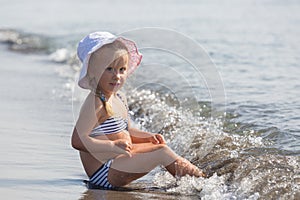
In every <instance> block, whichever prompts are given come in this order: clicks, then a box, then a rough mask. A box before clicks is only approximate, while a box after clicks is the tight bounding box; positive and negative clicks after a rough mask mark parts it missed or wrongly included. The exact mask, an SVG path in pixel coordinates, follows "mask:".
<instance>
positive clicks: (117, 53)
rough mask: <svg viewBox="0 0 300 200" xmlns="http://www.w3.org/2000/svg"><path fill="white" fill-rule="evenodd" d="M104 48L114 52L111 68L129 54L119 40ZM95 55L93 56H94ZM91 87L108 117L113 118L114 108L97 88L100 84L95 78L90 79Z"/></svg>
mask: <svg viewBox="0 0 300 200" xmlns="http://www.w3.org/2000/svg"><path fill="white" fill-rule="evenodd" d="M103 48H109V49H110V50H113V52H114V59H113V61H112V62H111V63H110V64H109V66H112V65H115V64H117V63H118V62H120V58H122V56H124V55H127V54H128V49H127V47H126V46H125V45H124V44H123V43H122V42H121V41H119V40H115V41H114V42H113V43H110V44H106V45H104V46H103V47H101V48H100V49H103ZM93 54H94V53H93ZM93 54H92V56H93ZM90 85H91V86H92V88H95V89H92V92H93V93H94V95H95V96H98V97H99V98H100V100H101V102H102V103H103V106H104V108H105V111H106V114H107V116H108V117H111V116H113V115H114V112H113V109H112V106H111V105H110V104H109V103H108V102H107V99H106V97H105V95H104V94H103V93H102V92H101V91H100V90H99V89H98V88H97V85H98V83H97V81H96V78H95V77H93V78H90Z"/></svg>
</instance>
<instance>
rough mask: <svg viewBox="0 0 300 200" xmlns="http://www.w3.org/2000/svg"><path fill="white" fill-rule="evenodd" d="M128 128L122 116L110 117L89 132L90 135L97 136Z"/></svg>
mask: <svg viewBox="0 0 300 200" xmlns="http://www.w3.org/2000/svg"><path fill="white" fill-rule="evenodd" d="M127 129H128V122H127V120H125V119H123V118H122V117H118V118H115V117H110V118H108V119H107V120H106V121H105V122H103V123H102V124H100V125H99V126H97V127H96V128H94V129H93V130H92V132H91V134H90V136H97V135H103V134H112V133H118V132H120V131H123V130H127Z"/></svg>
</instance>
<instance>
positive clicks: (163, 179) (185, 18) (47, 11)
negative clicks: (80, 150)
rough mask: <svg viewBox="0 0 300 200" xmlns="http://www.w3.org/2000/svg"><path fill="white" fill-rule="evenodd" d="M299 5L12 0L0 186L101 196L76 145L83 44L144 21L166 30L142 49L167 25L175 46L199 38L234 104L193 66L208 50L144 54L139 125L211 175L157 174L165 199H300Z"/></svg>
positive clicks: (6, 21)
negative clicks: (89, 185)
mask: <svg viewBox="0 0 300 200" xmlns="http://www.w3.org/2000/svg"><path fill="white" fill-rule="evenodd" d="M299 8H300V4H299V2H297V1H276V0H273V1H272V0H270V1H235V0H231V1H226V3H225V2H221V1H188V2H184V3H183V2H181V1H164V2H160V1H151V2H150V1H142V2H139V3H129V2H127V3H125V2H123V1H114V2H113V3H112V2H111V1H101V2H98V1H89V3H83V2H81V1H68V0H66V1H56V0H54V1H51V2H50V1H49V2H43V3H42V2H40V1H36V0H29V1H17V0H15V1H9V2H6V1H3V0H2V1H1V8H0V28H1V31H0V40H1V42H2V44H1V56H2V61H3V62H2V66H1V73H2V76H3V79H2V86H1V90H2V94H1V95H2V96H1V102H2V105H1V106H2V107H1V111H2V115H1V119H2V125H1V133H3V134H4V135H5V136H4V138H3V140H1V141H2V143H3V144H2V146H3V152H6V153H4V154H3V155H2V156H1V158H2V161H1V163H0V164H1V169H2V172H3V173H1V179H0V181H1V193H2V192H3V195H12V196H11V197H12V199H16V198H21V197H27V198H30V197H31V198H36V199H38V198H39V197H43V198H45V199H47V198H49V199H53V198H56V197H61V198H62V199H66V198H78V199H79V198H84V196H93V195H95V194H93V195H91V194H90V191H87V192H85V193H84V191H85V190H86V189H85V186H84V185H83V184H82V183H81V180H83V179H85V178H86V176H85V174H84V172H83V169H82V168H81V165H80V162H79V160H78V155H77V153H76V151H74V150H72V149H71V147H70V145H69V137H70V134H71V131H72V126H73V124H74V120H75V119H76V115H77V113H78V110H79V107H80V104H81V102H82V101H83V99H84V96H85V93H84V92H80V90H79V89H78V88H76V81H75V80H76V77H78V71H79V68H80V65H79V62H78V59H77V58H76V45H77V42H78V41H79V40H80V39H81V38H82V37H83V36H84V35H86V34H87V33H88V32H91V31H95V30H105V31H110V32H113V33H115V34H122V33H124V32H129V33H132V32H133V31H134V30H139V31H140V30H142V33H145V32H143V30H145V29H144V28H145V27H156V28H155V29H151V30H152V33H153V34H152V35H147V36H148V37H147V38H148V39H147V40H146V39H145V38H144V37H138V36H137V35H134V36H135V37H136V39H137V40H138V41H139V43H138V44H140V45H141V46H143V44H145V43H147V44H151V45H154V44H155V45H157V44H158V43H155V41H160V42H161V43H160V44H161V45H163V41H167V39H168V38H165V39H164V40H162V38H164V37H163V36H164V35H162V34H157V35H155V33H158V32H159V31H158V30H163V31H162V32H159V33H163V34H164V33H168V32H172V33H175V34H174V35H175V36H178V37H174V39H173V41H174V42H173V43H174V44H180V40H179V38H182V37H179V36H184V37H183V38H185V39H186V40H185V41H187V42H188V43H189V42H191V41H194V42H196V43H197V44H199V47H201V48H202V49H203V52H204V53H206V54H207V57H206V58H209V59H210V61H211V62H210V66H212V67H213V68H214V69H215V70H216V72H217V74H215V75H216V76H215V78H216V79H218V80H221V84H222V89H223V93H222V97H224V102H222V103H223V105H222V107H220V108H221V109H219V107H218V105H215V104H214V101H215V99H214V98H212V97H213V96H212V95H213V93H212V88H210V87H209V84H207V80H208V79H206V78H207V77H205V73H204V72H203V73H200V75H199V74H197V70H196V71H195V66H192V65H191V62H190V61H191V60H193V59H194V58H196V57H197V56H199V55H197V54H196V55H195V56H194V57H193V56H191V57H183V56H182V55H178V54H176V53H174V51H171V50H170V49H165V50H159V49H158V48H157V46H155V45H154V46H153V47H156V48H146V47H145V48H143V49H142V50H141V52H142V53H143V62H142V64H141V66H140V69H139V70H138V71H137V74H136V75H134V76H133V77H132V78H131V79H130V80H129V82H128V84H127V85H126V86H125V88H124V92H125V93H126V94H127V96H128V103H129V107H130V114H131V117H132V119H133V121H134V123H135V124H136V125H137V126H139V127H140V128H141V129H145V130H148V131H153V132H160V133H162V134H164V136H165V138H166V139H167V141H168V143H169V144H170V146H171V147H172V149H174V151H176V152H177V153H178V154H180V155H182V156H184V157H185V158H187V159H189V160H191V161H192V162H193V163H195V164H196V165H197V166H199V167H201V168H203V169H204V171H205V172H206V173H207V174H208V175H209V178H208V179H193V178H190V177H186V178H183V179H181V180H176V179H174V178H172V177H170V176H169V175H168V174H167V173H165V172H164V171H160V170H158V171H155V172H154V173H152V174H151V175H150V176H148V177H147V178H146V184H145V185H151V186H155V187H156V186H157V187H159V188H163V191H164V192H163V195H166V194H169V196H164V198H166V199H168V198H169V199H172V198H173V197H174V196H172V195H174V194H180V195H182V198H187V199H189V198H190V199H192V198H196V199H197V198H202V199H259V198H261V199H274V198H279V199H297V198H299V184H300V183H299V181H300V174H299V173H300V172H299V153H300V143H299V141H300V117H299V116H300V103H299V102H300V99H299V98H300V95H299V89H300V84H299V76H300V69H299V61H300V56H299V55H300V54H299V53H300V47H299V45H298V44H300V41H299V40H300V39H299V33H300V28H299V27H300V26H299V23H300V14H299V12H298V10H299ZM148 30H149V29H148ZM142 36H144V35H142ZM143 39H144V40H146V41H144V40H143ZM151 40H152V41H151ZM164 47H165V46H164ZM167 47H170V46H167ZM172 47H173V46H172ZM174 48H177V47H174ZM178 48H179V49H180V50H182V48H181V47H178ZM9 51H14V53H12V52H9ZM185 52H191V53H193V52H195V51H193V50H191V49H189V48H186V50H185ZM24 53H25V54H24ZM202 56H203V55H202ZM4 58H5V59H4ZM185 58H190V59H185ZM10 60H12V61H10ZM8 66H19V67H16V68H14V67H8ZM20 66H21V67H20ZM20 69H22V70H21V71H20ZM43 69H45V71H43ZM46 69H47V70H46ZM17 72H18V73H17ZM29 72H30V73H29ZM15 74H19V75H18V76H15ZM23 75H24V77H27V79H24V80H26V81H25V82H24V83H22V87H20V88H19V90H17V89H15V90H14V89H12V88H10V87H9V85H11V84H12V85H13V84H16V83H15V82H9V81H7V80H6V79H5V78H8V77H15V79H16V80H23V79H22V77H23ZM26 75H28V76H26ZM30 76H32V77H30ZM182 77H184V78H182ZM8 80H10V81H13V80H14V79H12V78H9V79H8ZM46 81H47V82H48V83H49V84H45V82H46ZM142 81H144V82H142ZM8 83H11V84H8ZM42 83H43V84H42ZM6 85H7V86H6ZM32 86H35V87H36V88H32ZM37 86H39V87H37ZM26 88H31V90H28V89H26ZM26 91H27V92H28V95H25V94H27V92H26ZM37 91H39V92H37ZM45 91H48V93H47V92H45ZM35 93H36V94H40V95H43V96H47V98H41V97H35V96H34V94H35ZM32 99H35V101H34V103H32ZM37 99H38V100H37ZM45 105H50V107H47V106H46V107H45ZM8 108H9V109H8ZM10 108H12V111H11V110H10ZM50 108H51V109H50ZM8 113H9V114H8ZM20 113H22V114H20ZM41 113H42V114H43V117H41V116H40V115H41ZM214 113H217V115H213V114H214ZM73 115H74V116H73ZM43 119H44V120H43ZM3 121H4V122H5V123H4V122H3ZM13 121H17V122H19V123H18V124H17V125H15V124H14V123H13ZM12 127H15V128H12ZM24 127H25V128H24ZM15 138H19V140H20V141H16V139H15ZM43 138H44V140H43ZM48 142H50V143H51V145H50V146H49V144H48ZM8 144H11V145H8ZM8 147H11V148H13V149H14V151H13V152H12V151H9V150H8V149H7V148H8ZM7 152H10V153H7ZM12 174H14V175H12ZM138 183H139V182H138ZM137 185H138V184H137ZM140 185H143V187H144V186H145V185H144V183H143V181H142V183H140ZM64 191H68V192H67V193H65V192H64ZM156 192H157V191H156ZM154 193H155V192H154ZM64 195H65V196H64ZM114 195H115V196H114ZM118 195H119V194H118V193H112V194H109V195H107V194H105V195H102V194H98V195H96V196H101V198H104V199H105V198H106V199H110V198H114V197H117V196H118ZM139 195H141V198H145V197H146V194H143V191H141V193H134V194H133V197H134V198H137V199H138V198H139V197H140V196H139ZM143 195H144V196H143ZM153 195H154V196H155V194H153ZM160 195H162V194H160ZM163 195H162V196H163ZM81 196H82V197H81ZM104 196H106V197H104ZM148 197H149V196H148ZM99 198H100V197H99ZM101 198H100V199H101ZM128 198H132V196H129V197H128ZM149 198H151V197H149ZM153 198H154V197H153Z"/></svg>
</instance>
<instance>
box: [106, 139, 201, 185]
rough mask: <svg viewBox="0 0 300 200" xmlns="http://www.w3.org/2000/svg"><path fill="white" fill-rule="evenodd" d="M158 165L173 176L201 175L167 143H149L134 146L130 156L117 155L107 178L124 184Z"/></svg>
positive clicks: (118, 183) (114, 182) (111, 181)
mask: <svg viewBox="0 0 300 200" xmlns="http://www.w3.org/2000/svg"><path fill="white" fill-rule="evenodd" d="M158 165H163V166H164V167H166V169H167V170H168V171H169V172H170V173H171V174H172V175H173V176H179V177H181V176H184V175H187V174H188V175H191V176H197V177H199V176H203V174H202V172H201V171H200V170H199V169H198V168H197V167H196V166H194V165H192V164H191V163H190V162H189V161H187V160H185V159H183V158H181V157H180V156H178V155H176V154H175V153H174V152H173V151H172V150H171V149H170V148H169V147H168V146H167V145H163V144H162V145H153V144H151V143H149V144H142V145H137V146H135V148H134V151H133V154H132V157H128V156H119V157H117V158H116V159H114V161H113V163H112V165H111V168H110V170H109V173H108V180H109V182H110V183H111V184H112V185H114V186H124V185H126V184H128V183H130V182H132V181H133V180H136V179H138V178H140V177H142V176H144V175H146V174H147V173H148V172H150V171H151V170H152V169H154V168H155V167H156V166H158Z"/></svg>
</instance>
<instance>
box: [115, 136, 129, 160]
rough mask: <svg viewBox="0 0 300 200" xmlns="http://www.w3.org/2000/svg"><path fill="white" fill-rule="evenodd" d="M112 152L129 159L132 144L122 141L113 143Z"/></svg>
mask: <svg viewBox="0 0 300 200" xmlns="http://www.w3.org/2000/svg"><path fill="white" fill-rule="evenodd" d="M113 144H114V147H113V148H114V152H115V153H118V154H125V155H128V156H129V157H131V150H132V144H131V143H130V142H128V141H127V140H124V139H119V140H115V141H113Z"/></svg>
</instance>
